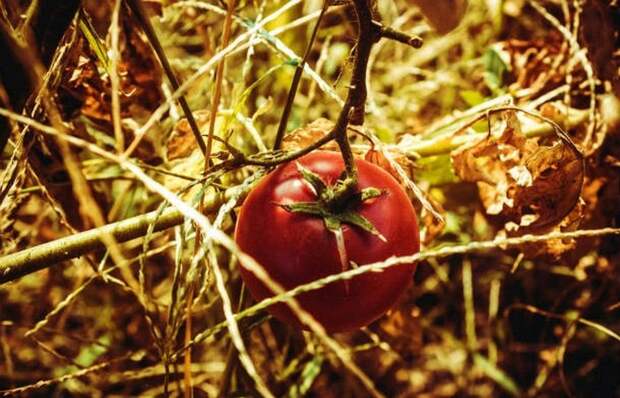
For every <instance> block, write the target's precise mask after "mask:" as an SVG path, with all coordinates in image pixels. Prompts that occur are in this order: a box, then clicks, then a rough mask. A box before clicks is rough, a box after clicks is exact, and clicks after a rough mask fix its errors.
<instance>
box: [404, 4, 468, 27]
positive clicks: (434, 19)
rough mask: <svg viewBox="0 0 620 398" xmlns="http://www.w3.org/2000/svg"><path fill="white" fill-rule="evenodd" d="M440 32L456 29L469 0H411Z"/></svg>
mask: <svg viewBox="0 0 620 398" xmlns="http://www.w3.org/2000/svg"><path fill="white" fill-rule="evenodd" d="M411 2H412V3H414V4H415V5H417V6H418V7H420V11H422V14H423V15H424V16H425V17H426V19H427V20H428V22H429V23H430V24H431V26H432V27H433V29H435V30H436V31H437V32H438V33H440V34H446V33H448V32H450V31H451V30H453V29H455V28H456V27H457V26H458V25H459V23H460V22H461V20H462V19H463V16H464V15H465V11H467V6H468V1H467V0H411Z"/></svg>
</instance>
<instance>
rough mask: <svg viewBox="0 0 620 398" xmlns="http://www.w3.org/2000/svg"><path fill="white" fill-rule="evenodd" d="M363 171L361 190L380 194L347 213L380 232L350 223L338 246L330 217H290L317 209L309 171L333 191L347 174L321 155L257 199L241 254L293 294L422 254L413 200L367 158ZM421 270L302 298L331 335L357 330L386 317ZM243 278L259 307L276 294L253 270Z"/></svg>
mask: <svg viewBox="0 0 620 398" xmlns="http://www.w3.org/2000/svg"><path fill="white" fill-rule="evenodd" d="M356 165H357V169H358V189H359V190H360V191H362V190H369V188H370V187H373V188H376V190H375V191H377V190H378V191H377V192H380V193H379V194H376V195H370V199H365V200H364V199H360V200H357V201H353V202H352V204H351V203H350V204H349V206H348V207H349V208H348V209H345V210H343V211H351V212H353V213H354V214H355V215H356V217H358V216H359V218H360V219H362V220H364V221H367V222H368V223H370V224H371V226H370V229H372V230H374V233H373V231H370V230H369V228H362V227H360V226H358V225H355V223H350V222H347V221H346V220H345V221H343V222H342V224H341V227H340V229H339V230H340V232H341V235H340V237H341V238H343V239H340V240H339V239H338V233H336V232H334V231H333V230H331V229H330V228H328V224H329V223H328V222H327V221H326V219H325V218H323V217H321V216H317V215H316V214H308V213H307V212H304V211H292V210H291V208H292V207H293V206H294V205H295V204H300V203H302V204H312V203H316V201H317V200H318V199H319V198H318V196H319V195H317V190H316V189H315V187H314V186H313V184H311V183H310V182H309V179H308V176H307V175H304V174H307V173H304V170H306V171H308V172H309V173H311V174H312V175H313V176H314V178H315V179H316V177H318V178H320V181H319V184H321V183H324V184H325V186H326V187H329V186H333V184H335V183H336V182H337V181H338V179H339V177H340V176H341V174H342V172H343V169H344V165H343V160H342V157H341V155H340V153H338V152H328V151H315V152H312V153H310V154H308V155H305V156H304V157H301V158H300V159H298V160H297V161H296V162H290V163H286V164H283V165H281V166H279V167H278V168H277V169H276V170H275V171H273V172H272V173H270V174H269V175H267V176H266V177H264V178H263V179H262V180H261V181H260V182H259V183H258V185H257V186H256V188H255V189H253V190H252V191H251V192H250V194H249V196H248V197H247V199H246V200H245V202H244V204H243V206H242V207H241V211H240V213H239V218H238V220H237V226H236V231H235V239H236V241H237V243H238V244H239V246H240V248H241V249H242V250H243V251H245V252H246V253H248V254H249V255H251V256H252V257H254V258H255V259H256V260H257V261H258V262H259V263H260V264H262V265H263V267H265V270H266V271H267V272H268V273H269V274H270V275H271V277H272V278H273V279H274V280H275V281H277V282H278V283H280V284H281V285H283V286H284V287H285V288H287V289H292V288H294V287H296V286H299V285H302V284H307V283H308V282H312V281H314V280H316V279H319V278H322V277H325V276H327V275H331V274H335V273H339V272H342V271H343V270H345V269H346V268H348V267H349V266H356V265H364V264H368V263H373V262H377V261H382V260H385V259H387V258H388V257H391V256H402V255H411V254H414V253H416V252H418V251H419V230H418V224H417V219H416V215H415V211H414V208H413V206H412V204H411V202H410V200H409V198H408V196H407V194H406V193H405V192H404V190H403V189H402V188H401V186H400V185H399V184H398V182H397V181H396V180H395V179H394V178H393V177H392V176H390V175H389V174H388V173H387V172H385V171H384V170H383V169H381V168H379V167H378V166H376V165H374V164H372V163H369V162H367V161H365V160H361V159H356ZM362 192H363V191H362ZM338 242H341V245H339V244H338ZM342 244H343V245H342ZM343 246H344V247H343ZM339 249H340V250H339ZM343 256H344V258H343ZM343 260H344V261H343ZM414 270H415V265H414V264H401V265H398V266H395V267H390V268H388V269H386V270H384V271H383V272H367V273H364V274H363V275H358V276H356V277H354V278H353V279H351V280H348V281H338V282H335V283H331V284H329V285H326V286H324V287H322V288H320V289H318V290H314V291H310V292H306V293H303V294H301V295H299V296H297V298H298V300H299V303H300V304H301V306H302V307H303V308H304V309H305V310H306V311H308V312H309V313H310V314H311V315H312V316H314V318H315V319H317V320H318V321H319V322H320V323H321V324H322V325H323V326H324V327H325V329H326V330H328V331H331V332H337V331H347V330H353V329H356V328H359V327H362V326H364V325H367V324H369V323H370V322H372V321H374V320H375V319H377V318H378V317H380V316H381V315H382V314H383V313H385V312H386V311H387V310H388V309H389V308H390V307H391V306H392V305H393V304H394V303H395V301H396V300H397V299H398V297H399V296H400V294H401V293H402V292H403V291H404V290H405V289H406V288H407V286H408V285H409V284H410V282H411V280H412V274H413V272H414ZM240 271H241V276H242V278H243V280H244V282H245V283H246V285H247V286H248V288H249V290H250V293H251V294H252V296H253V297H254V298H255V299H256V300H262V299H264V298H266V297H270V296H272V295H273V293H272V292H270V291H269V289H268V288H267V287H266V286H265V285H264V284H263V283H262V282H261V281H260V280H258V278H257V277H256V276H255V275H254V274H253V273H251V272H250V271H249V270H247V269H245V268H243V267H241V270H240ZM271 312H272V314H273V315H274V316H276V317H277V318H279V319H280V320H282V321H285V322H287V323H289V324H294V325H297V326H299V325H300V322H299V321H298V320H297V318H296V317H295V315H294V314H293V313H292V311H291V310H290V309H289V308H288V306H287V305H286V304H278V305H276V306H273V307H271Z"/></svg>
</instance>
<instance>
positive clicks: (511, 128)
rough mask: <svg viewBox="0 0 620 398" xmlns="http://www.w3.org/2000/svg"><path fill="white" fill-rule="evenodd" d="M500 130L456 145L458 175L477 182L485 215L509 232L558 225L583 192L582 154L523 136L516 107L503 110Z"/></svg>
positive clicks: (569, 148)
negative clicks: (460, 145)
mask: <svg viewBox="0 0 620 398" xmlns="http://www.w3.org/2000/svg"><path fill="white" fill-rule="evenodd" d="M498 133H499V134H496V133H494V134H489V135H488V136H487V137H486V138H485V139H482V140H480V141H478V142H476V143H474V144H472V145H469V146H466V147H462V148H459V149H457V150H455V151H454V152H453V153H452V163H453V167H454V169H455V172H456V174H457V175H458V176H459V177H460V178H461V179H463V180H464V181H471V182H476V183H477V184H478V188H479V195H480V199H481V201H482V203H483V205H484V207H485V210H486V212H487V214H489V215H494V216H499V217H500V218H501V219H502V220H504V221H505V222H506V227H507V229H508V230H509V232H511V233H515V234H524V233H530V232H533V231H540V230H541V229H545V228H552V227H554V226H559V225H561V223H562V222H563V220H564V219H565V218H566V217H567V216H568V215H569V214H571V212H572V211H573V209H574V208H575V206H576V205H577V202H578V200H579V197H580V194H581V188H582V185H583V178H584V163H583V159H582V157H581V155H580V154H578V153H577V152H576V151H575V150H574V149H573V148H572V147H570V146H568V145H566V144H565V143H564V142H556V143H554V144H553V145H551V146H541V145H539V143H538V141H537V139H535V138H532V139H527V138H526V137H525V136H524V135H523V134H522V133H521V129H520V123H519V121H518V119H517V117H516V115H515V114H514V112H507V113H506V114H505V115H504V125H503V126H502V127H501V129H500V130H499V132H498Z"/></svg>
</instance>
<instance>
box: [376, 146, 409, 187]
mask: <svg viewBox="0 0 620 398" xmlns="http://www.w3.org/2000/svg"><path fill="white" fill-rule="evenodd" d="M389 156H390V157H391V158H392V162H390V160H388V159H387V158H386V157H385V154H384V153H383V151H380V150H377V149H374V148H371V149H369V150H368V152H366V154H365V155H364V159H365V160H366V161H368V162H370V163H372V164H375V165H377V166H379V167H381V168H382V169H383V170H385V171H387V172H388V173H390V175H391V176H392V177H394V178H395V179H396V181H398V182H400V183H403V177H401V175H400V174H399V173H398V171H396V169H395V168H394V163H395V164H396V165H398V166H400V167H401V168H402V169H403V171H404V172H405V174H406V175H407V178H410V179H412V178H413V169H414V166H415V165H414V163H413V162H412V161H411V160H410V159H409V158H408V157H407V156H405V155H404V154H403V153H402V152H390V153H389Z"/></svg>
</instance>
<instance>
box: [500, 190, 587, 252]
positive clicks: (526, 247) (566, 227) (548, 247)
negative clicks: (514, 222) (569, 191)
mask: <svg viewBox="0 0 620 398" xmlns="http://www.w3.org/2000/svg"><path fill="white" fill-rule="evenodd" d="M584 209H585V202H584V201H583V200H579V201H578V202H577V205H576V206H574V207H573V209H572V210H571V211H570V213H568V215H567V216H566V217H564V218H563V219H562V221H561V222H560V223H559V224H557V225H553V226H551V227H548V228H545V227H541V228H539V229H538V230H536V231H532V230H530V231H529V232H531V233H536V234H547V233H550V232H569V231H575V230H576V229H577V228H578V227H579V225H580V223H581V220H582V219H583V214H584ZM509 235H512V234H509ZM576 246H577V242H576V241H575V239H550V240H546V241H542V242H536V243H526V244H523V245H521V247H520V249H521V252H522V253H524V254H525V258H528V259H529V258H546V259H548V260H550V261H555V260H558V259H559V258H561V256H562V255H563V254H564V253H567V252H569V251H571V250H573V249H574V248H575V247H576Z"/></svg>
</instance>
